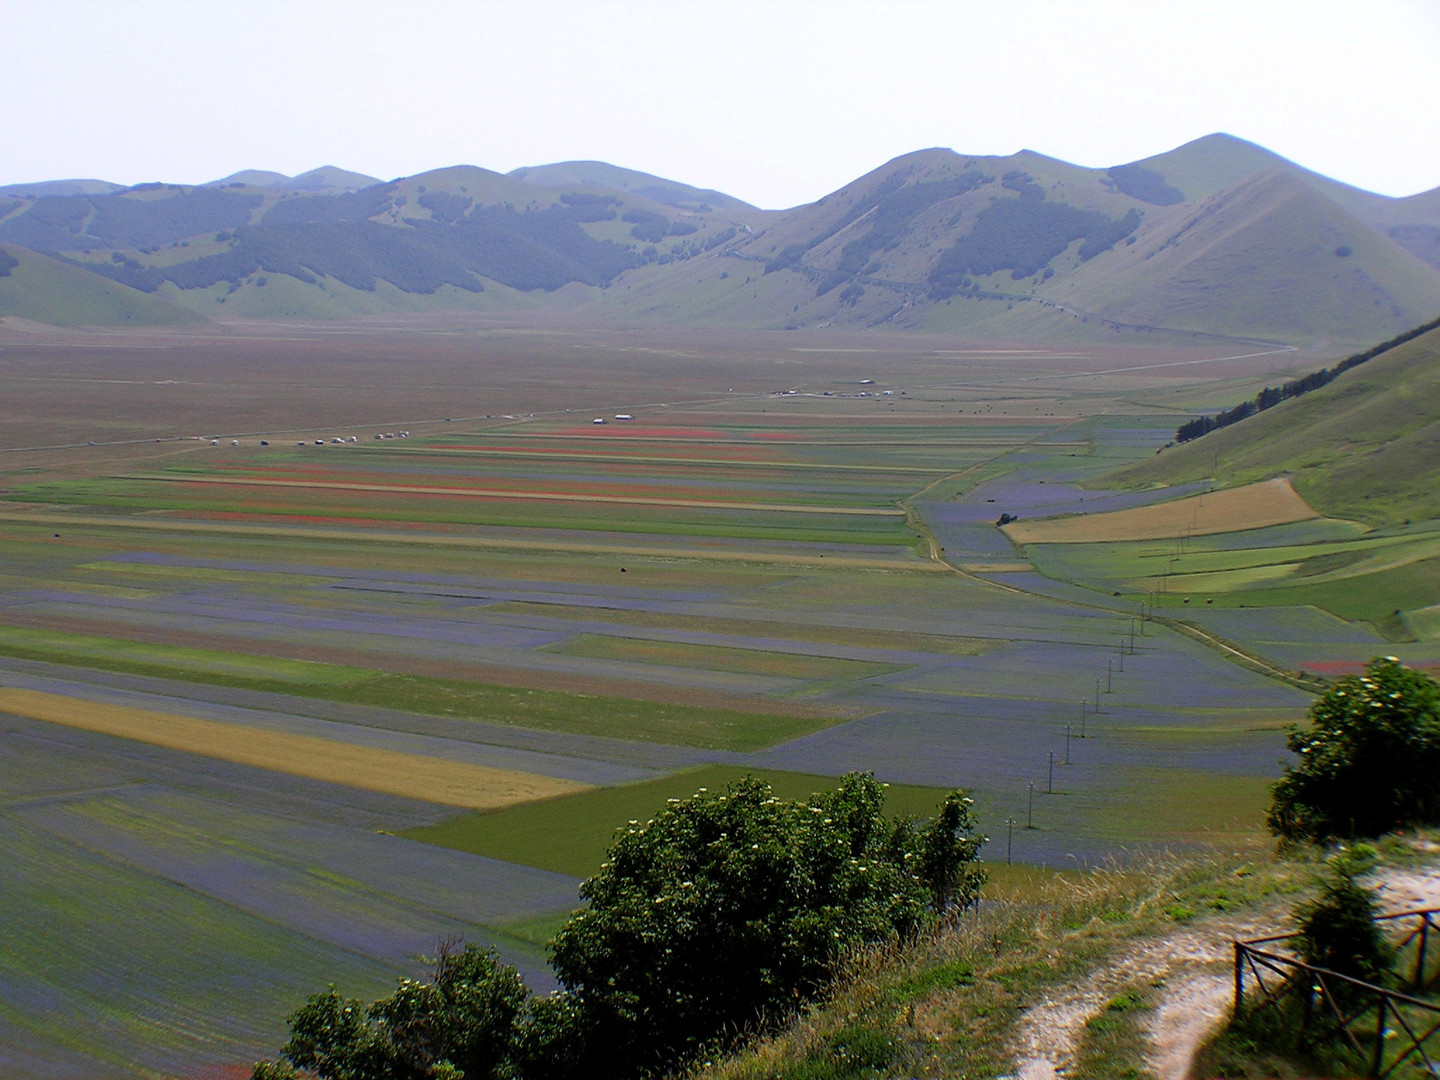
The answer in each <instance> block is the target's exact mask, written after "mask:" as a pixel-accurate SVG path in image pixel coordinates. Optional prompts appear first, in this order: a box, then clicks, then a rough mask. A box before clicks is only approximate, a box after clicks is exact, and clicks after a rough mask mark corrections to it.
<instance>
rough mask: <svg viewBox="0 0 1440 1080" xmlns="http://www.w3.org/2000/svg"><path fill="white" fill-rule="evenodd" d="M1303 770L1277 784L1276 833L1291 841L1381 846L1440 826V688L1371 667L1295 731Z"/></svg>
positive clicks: (1293, 769)
mask: <svg viewBox="0 0 1440 1080" xmlns="http://www.w3.org/2000/svg"><path fill="white" fill-rule="evenodd" d="M1286 746H1288V747H1289V749H1290V750H1292V751H1293V752H1294V753H1295V755H1296V756H1297V758H1298V759H1299V760H1298V762H1297V763H1296V764H1295V765H1293V766H1288V767H1287V768H1286V769H1285V775H1284V776H1282V777H1281V778H1280V780H1279V781H1277V782H1276V784H1275V786H1274V788H1273V789H1272V793H1273V802H1272V804H1271V807H1270V812H1269V815H1268V823H1269V825H1270V829H1271V831H1272V832H1274V833H1275V834H1276V835H1278V836H1280V837H1282V838H1284V839H1287V840H1326V839H1331V838H1334V837H1340V836H1379V835H1380V834H1382V833H1385V832H1388V831H1390V830H1392V829H1395V828H1399V827H1403V826H1406V825H1416V824H1426V823H1432V822H1435V821H1440V782H1437V781H1436V777H1440V685H1437V684H1436V682H1435V680H1434V679H1431V678H1430V677H1428V676H1426V675H1423V674H1421V673H1420V672H1417V671H1412V670H1411V669H1410V668H1407V667H1405V666H1404V665H1403V664H1401V663H1400V662H1399V661H1398V660H1396V659H1395V658H1394V657H1393V656H1387V657H1384V658H1382V659H1376V660H1372V661H1370V663H1369V664H1368V665H1367V666H1366V668H1365V673H1364V674H1363V675H1352V676H1348V677H1346V678H1344V679H1341V680H1340V681H1339V682H1338V683H1336V684H1335V686H1334V687H1332V688H1331V689H1330V690H1329V691H1327V692H1326V693H1325V694H1324V695H1323V696H1322V697H1321V698H1320V699H1319V700H1317V701H1316V702H1315V703H1314V704H1313V705H1312V706H1311V707H1310V726H1309V727H1307V728H1301V727H1299V726H1298V725H1293V724H1292V725H1291V726H1290V727H1289V729H1288V734H1287V738H1286Z"/></svg>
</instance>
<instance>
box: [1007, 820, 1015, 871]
mask: <svg viewBox="0 0 1440 1080" xmlns="http://www.w3.org/2000/svg"><path fill="white" fill-rule="evenodd" d="M1014 842H1015V819H1014V818H1013V817H1007V818H1006V819H1005V865H1006V866H1009V865H1010V849H1011V847H1012V846H1013V845H1014Z"/></svg>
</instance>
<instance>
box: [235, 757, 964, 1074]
mask: <svg viewBox="0 0 1440 1080" xmlns="http://www.w3.org/2000/svg"><path fill="white" fill-rule="evenodd" d="M884 806H885V790H884V785H883V784H881V783H879V782H878V781H876V780H875V778H874V777H872V776H869V775H862V774H851V775H849V776H847V777H845V778H844V779H843V780H842V781H841V782H840V785H839V787H837V788H836V789H835V790H834V791H830V792H825V793H823V794H820V795H816V796H814V797H813V798H811V799H810V801H808V802H791V801H787V800H782V799H777V798H775V797H774V796H773V795H772V794H771V791H770V788H769V786H768V785H766V784H763V783H760V782H759V781H756V780H754V779H750V778H746V779H745V780H742V781H741V782H740V783H738V784H736V785H734V786H733V787H731V788H730V789H729V790H728V791H726V792H725V793H723V794H718V793H710V792H707V791H705V790H703V789H702V790H701V791H700V792H699V793H698V794H696V795H695V796H694V797H692V798H690V799H687V800H679V799H672V800H671V801H670V804H669V805H668V806H667V807H666V808H665V809H664V810H662V811H660V813H658V814H656V816H655V817H654V819H652V820H650V821H647V822H645V823H644V824H643V825H642V824H641V823H640V822H637V821H632V822H631V823H630V825H629V827H628V828H626V829H625V830H623V831H622V832H621V833H620V835H619V837H618V838H617V840H616V841H615V843H614V844H613V845H612V847H611V849H610V852H609V860H608V861H607V862H606V863H604V864H603V866H602V867H601V869H600V872H599V873H598V874H596V875H595V876H594V877H593V878H591V879H590V880H589V881H587V882H585V884H584V885H583V886H581V890H580V894H581V896H582V897H583V898H584V899H585V900H586V901H588V903H587V906H586V907H585V908H583V909H582V910H581V911H579V912H578V913H577V914H576V915H575V916H574V917H573V918H572V919H571V920H570V921H569V922H568V923H567V924H566V926H565V927H564V929H562V930H561V931H560V933H559V934H558V935H557V937H556V939H555V941H554V942H553V943H552V945H551V952H552V958H553V962H554V966H555V970H556V973H557V974H558V975H559V977H560V981H561V982H562V983H563V984H564V986H565V988H566V989H565V991H564V992H562V993H560V994H556V995H552V996H551V997H547V998H535V997H532V996H531V995H530V994H529V992H528V991H527V990H526V988H525V986H524V984H523V983H522V982H521V981H520V977H519V975H518V974H517V973H516V972H515V969H514V968H510V967H505V966H503V965H501V964H499V963H498V961H497V960H496V958H495V955H494V953H492V952H489V951H487V950H482V949H479V948H476V947H475V946H467V947H466V948H465V950H464V951H463V952H456V951H455V950H454V949H453V948H448V949H442V950H441V955H440V958H439V959H438V960H437V961H436V966H435V973H434V978H433V980H432V981H430V982H418V981H414V980H409V979H406V980H402V981H401V982H400V984H399V986H398V987H397V988H396V990H395V993H394V994H392V995H391V996H390V997H388V998H384V999H382V1000H380V1001H377V1002H375V1003H373V1004H372V1005H370V1006H368V1007H367V1006H365V1005H363V1004H362V1003H361V1002H359V1001H354V1000H349V999H346V998H344V997H342V996H341V995H340V994H339V993H338V992H337V991H336V989H335V988H334V987H333V986H332V987H331V988H330V989H329V990H327V991H326V992H324V993H320V994H314V995H312V996H311V997H310V998H309V999H308V1000H307V1001H306V1003H305V1005H304V1006H303V1007H302V1008H300V1009H299V1010H297V1011H296V1012H295V1013H293V1014H292V1015H291V1016H290V1018H289V1024H290V1041H289V1042H287V1043H286V1044H285V1046H284V1048H283V1049H282V1051H281V1054H280V1060H279V1061H276V1062H261V1063H260V1064H259V1065H257V1066H256V1067H255V1071H254V1073H253V1080H292V1078H294V1077H296V1076H297V1075H299V1074H298V1073H297V1072H296V1070H303V1071H304V1072H305V1073H306V1074H313V1075H315V1076H318V1077H320V1078H321V1080H459V1078H460V1077H462V1076H463V1077H464V1078H466V1080H512V1078H534V1080H561V1078H565V1077H584V1078H586V1080H592V1078H596V1080H600V1078H605V1077H626V1078H629V1077H634V1076H637V1075H643V1074H647V1073H648V1074H658V1073H663V1072H667V1071H670V1070H672V1069H673V1068H674V1067H676V1066H677V1065H681V1064H683V1063H685V1062H686V1061H687V1060H688V1059H690V1058H692V1057H693V1056H694V1055H695V1054H696V1053H697V1052H699V1051H700V1050H702V1049H705V1048H708V1047H711V1046H715V1045H717V1044H720V1043H723V1042H726V1041H730V1040H733V1039H734V1038H736V1037H738V1036H740V1035H743V1034H745V1033H749V1032H753V1031H758V1030H761V1029H764V1028H766V1027H768V1026H770V1025H772V1024H774V1023H775V1022H778V1021H780V1020H783V1019H784V1018H786V1017H787V1016H789V1015H791V1014H792V1013H793V1012H794V1011H795V1009H796V1008H797V1007H799V1006H800V1005H802V1004H803V1003H804V1002H806V1001H809V1000H812V999H814V998H816V997H818V996H820V995H822V994H823V993H825V992H826V991H827V990H828V989H829V988H830V987H831V985H832V984H833V983H834V980H835V978H836V976H837V974H839V971H840V969H841V966H842V964H843V963H844V961H845V960H846V959H847V957H849V956H850V955H852V954H853V953H854V951H855V950H856V949H858V948H860V947H862V946H866V945H873V944H877V943H885V942H890V941H894V940H899V939H903V938H905V937H908V936H910V935H913V934H914V933H916V932H917V931H918V930H920V929H921V928H922V927H924V926H926V925H928V924H931V923H933V922H934V921H936V920H937V919H940V918H944V917H946V916H948V915H950V914H953V913H954V912H956V911H959V910H963V909H964V908H966V907H969V906H971V905H972V904H974V903H975V901H976V899H977V898H978V895H979V890H980V886H981V884H982V882H983V881H984V874H983V872H982V871H981V870H980V868H979V867H978V865H977V859H978V855H979V850H980V846H981V845H982V844H983V843H984V842H985V841H984V838H983V837H979V836H976V835H975V822H974V815H973V812H972V807H971V802H970V800H969V799H967V798H965V797H964V796H963V795H961V794H960V793H959V792H955V793H953V794H952V795H950V796H949V797H948V798H947V799H946V800H945V802H944V803H943V804H942V805H941V807H940V808H939V810H938V812H937V814H936V816H935V818H934V819H933V820H931V821H930V822H929V823H927V824H925V825H923V826H920V827H917V826H916V825H915V824H914V823H913V822H912V821H910V820H908V819H902V820H898V821H895V820H891V819H889V818H887V817H886V816H885V813H884Z"/></svg>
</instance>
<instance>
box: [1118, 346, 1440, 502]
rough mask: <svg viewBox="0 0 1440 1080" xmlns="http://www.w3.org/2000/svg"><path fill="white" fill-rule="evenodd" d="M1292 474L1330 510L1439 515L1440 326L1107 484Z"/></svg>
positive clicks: (1232, 481) (1240, 480)
mask: <svg viewBox="0 0 1440 1080" xmlns="http://www.w3.org/2000/svg"><path fill="white" fill-rule="evenodd" d="M1237 404H1238V403H1237ZM1287 473H1288V474H1289V475H1290V476H1291V477H1292V482H1293V483H1294V486H1295V489H1296V490H1297V491H1298V492H1299V493H1300V494H1301V495H1303V496H1304V497H1305V499H1306V501H1308V502H1309V503H1310V505H1312V506H1313V507H1315V509H1317V510H1319V511H1320V512H1321V513H1323V514H1325V515H1326V516H1328V517H1337V518H1349V519H1353V520H1358V521H1363V522H1366V523H1368V524H1371V525H1392V524H1398V523H1401V522H1405V521H1422V520H1433V519H1440V330H1432V331H1430V332H1429V333H1427V334H1425V335H1423V336H1421V337H1419V338H1416V339H1415V340H1413V341H1411V342H1408V343H1406V344H1404V345H1401V346H1399V347H1397V348H1395V349H1393V350H1391V351H1390V352H1388V353H1385V354H1383V355H1381V356H1378V357H1376V358H1375V359H1373V360H1371V361H1369V362H1368V363H1365V364H1362V365H1360V366H1359V367H1356V368H1353V369H1351V370H1350V371H1347V372H1345V373H1344V374H1342V375H1341V376H1339V377H1338V378H1337V379H1335V381H1334V382H1332V383H1330V384H1329V385H1328V386H1325V387H1323V388H1321V389H1319V390H1316V391H1314V392H1312V393H1309V394H1306V395H1305V396H1304V397H1300V398H1295V399H1293V400H1290V401H1286V402H1282V403H1281V404H1279V405H1277V406H1275V407H1274V408H1272V409H1268V410H1266V411H1265V412H1262V413H1259V414H1257V415H1255V416H1252V417H1249V418H1248V419H1246V420H1242V421H1241V422H1239V423H1237V424H1234V425H1232V426H1230V427H1227V428H1222V429H1220V430H1218V431H1212V432H1210V433H1209V434H1207V435H1205V436H1203V437H1201V438H1199V439H1195V440H1194V441H1192V442H1189V443H1185V444H1183V445H1181V446H1175V447H1171V448H1169V449H1167V450H1166V451H1165V452H1164V453H1163V454H1160V455H1158V456H1156V457H1154V458H1152V459H1149V460H1147V461H1143V462H1141V463H1139V464H1137V465H1132V466H1129V467H1127V468H1125V469H1122V470H1120V471H1119V472H1117V473H1113V474H1111V475H1110V476H1108V477H1105V478H1104V481H1103V482H1104V483H1106V484H1107V485H1115V486H1127V487H1135V486H1143V485H1154V484H1164V485H1170V484H1183V483H1188V482H1191V481H1194V480H1200V479H1204V478H1206V477H1210V476H1214V477H1216V478H1217V479H1218V480H1219V481H1220V482H1221V483H1223V484H1225V485H1226V486H1231V485H1238V484H1244V483H1249V482H1251V481H1254V480H1263V479H1267V478H1269V477H1272V476H1279V475H1282V474H1287Z"/></svg>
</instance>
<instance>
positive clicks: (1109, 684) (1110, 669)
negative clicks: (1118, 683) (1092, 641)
mask: <svg viewBox="0 0 1440 1080" xmlns="http://www.w3.org/2000/svg"><path fill="white" fill-rule="evenodd" d="M1114 678H1115V661H1113V660H1111V659H1110V657H1108V656H1107V657H1105V693H1107V694H1113V693H1114V692H1115V685H1114V683H1113V681H1112V680H1113V679H1114Z"/></svg>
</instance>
